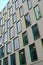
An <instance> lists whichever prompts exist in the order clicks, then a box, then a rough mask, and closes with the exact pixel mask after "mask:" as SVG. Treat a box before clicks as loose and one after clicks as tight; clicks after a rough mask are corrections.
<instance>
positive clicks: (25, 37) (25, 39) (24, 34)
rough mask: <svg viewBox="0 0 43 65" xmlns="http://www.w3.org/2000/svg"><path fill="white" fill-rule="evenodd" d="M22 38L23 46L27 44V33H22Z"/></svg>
mask: <svg viewBox="0 0 43 65" xmlns="http://www.w3.org/2000/svg"><path fill="white" fill-rule="evenodd" d="M22 37H23V44H24V46H25V45H27V44H28V37H27V32H26V31H25V32H24V33H22Z"/></svg>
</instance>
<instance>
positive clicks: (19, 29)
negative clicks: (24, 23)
mask: <svg viewBox="0 0 43 65" xmlns="http://www.w3.org/2000/svg"><path fill="white" fill-rule="evenodd" d="M21 31H22V29H21V20H19V21H18V22H17V33H20V32H21Z"/></svg>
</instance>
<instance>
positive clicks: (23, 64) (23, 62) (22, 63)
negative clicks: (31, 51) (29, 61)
mask: <svg viewBox="0 0 43 65" xmlns="http://www.w3.org/2000/svg"><path fill="white" fill-rule="evenodd" d="M19 58H20V65H26V58H25V51H24V49H22V50H20V51H19Z"/></svg>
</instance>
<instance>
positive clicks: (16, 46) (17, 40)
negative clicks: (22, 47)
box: [13, 38, 19, 50]
mask: <svg viewBox="0 0 43 65" xmlns="http://www.w3.org/2000/svg"><path fill="white" fill-rule="evenodd" d="M13 45H14V50H17V49H19V39H18V38H15V39H14V40H13Z"/></svg>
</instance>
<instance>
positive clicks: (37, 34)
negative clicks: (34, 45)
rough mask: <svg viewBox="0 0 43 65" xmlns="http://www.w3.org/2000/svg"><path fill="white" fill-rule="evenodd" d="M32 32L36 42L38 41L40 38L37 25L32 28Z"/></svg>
mask: <svg viewBox="0 0 43 65" xmlns="http://www.w3.org/2000/svg"><path fill="white" fill-rule="evenodd" d="M32 32H33V36H34V40H37V39H38V38H40V34H39V30H38V26H37V24H35V25H33V26H32Z"/></svg>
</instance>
